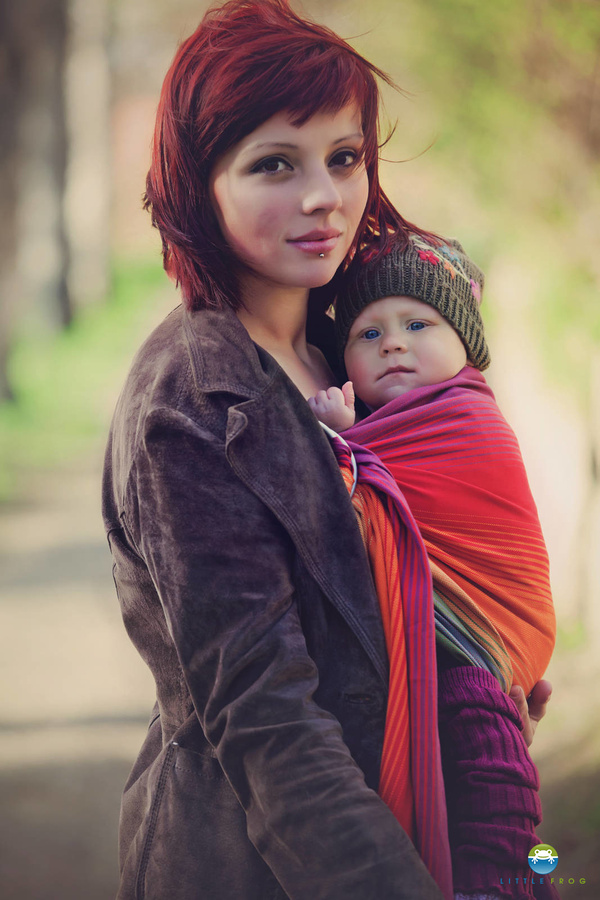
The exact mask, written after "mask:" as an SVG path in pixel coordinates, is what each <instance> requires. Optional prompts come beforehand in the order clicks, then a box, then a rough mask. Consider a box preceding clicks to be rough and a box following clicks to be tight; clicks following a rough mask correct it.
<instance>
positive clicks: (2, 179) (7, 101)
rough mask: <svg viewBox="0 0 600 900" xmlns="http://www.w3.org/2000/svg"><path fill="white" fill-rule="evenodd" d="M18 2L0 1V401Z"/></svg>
mask: <svg viewBox="0 0 600 900" xmlns="http://www.w3.org/2000/svg"><path fill="white" fill-rule="evenodd" d="M16 15H18V11H17V6H16V4H14V3H10V2H7V0H4V2H0V122H2V128H0V402H2V401H3V400H8V399H12V390H11V386H10V382H9V379H8V371H7V366H8V352H9V347H10V334H11V331H12V320H13V309H14V304H15V294H16V250H17V235H16V233H17V172H18V166H17V158H18V140H17V132H18V120H19V108H20V98H21V88H22V69H21V66H20V59H21V57H20V53H19V46H18V43H17V39H16V35H17V32H18V27H17V23H16V21H15V16H16Z"/></svg>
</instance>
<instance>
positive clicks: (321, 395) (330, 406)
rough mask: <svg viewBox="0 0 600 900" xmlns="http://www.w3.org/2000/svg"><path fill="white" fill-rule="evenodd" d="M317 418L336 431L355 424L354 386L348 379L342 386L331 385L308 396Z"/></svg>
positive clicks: (309, 403)
mask: <svg viewBox="0 0 600 900" xmlns="http://www.w3.org/2000/svg"><path fill="white" fill-rule="evenodd" d="M308 405H309V406H310V408H311V409H312V411H313V412H314V414H315V416H316V417H317V419H319V421H320V422H323V424H324V425H328V426H329V428H332V429H333V430H334V431H345V430H346V428H350V427H351V426H352V425H354V388H353V387H352V382H351V381H347V382H346V384H344V385H342V388H341V390H340V388H338V387H330V388H329V389H328V390H326V391H319V392H318V393H317V394H315V396H314V397H309V398H308Z"/></svg>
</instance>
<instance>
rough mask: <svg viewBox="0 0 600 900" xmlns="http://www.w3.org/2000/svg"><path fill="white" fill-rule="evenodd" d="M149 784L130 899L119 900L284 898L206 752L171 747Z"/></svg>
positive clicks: (233, 797) (222, 776)
mask: <svg viewBox="0 0 600 900" xmlns="http://www.w3.org/2000/svg"><path fill="white" fill-rule="evenodd" d="M152 781H153V784H152V786H150V785H149V788H150V797H149V798H148V799H149V805H148V807H147V809H148V815H147V817H146V822H145V836H144V838H143V842H142V843H141V844H138V846H139V847H140V851H139V865H138V867H137V876H136V879H135V891H134V893H133V894H132V895H130V894H128V893H123V894H119V900H129V898H130V896H131V897H132V900H165V898H166V897H168V898H169V900H229V898H231V900H234V898H235V900H284V898H286V896H287V895H286V894H285V892H284V891H283V890H282V888H281V886H280V885H279V883H278V882H277V880H276V878H275V876H274V875H273V873H272V872H271V870H270V869H269V867H268V866H267V864H266V863H265V862H264V860H263V859H262V857H261V856H260V854H259V853H258V851H257V850H256V849H255V847H254V846H253V844H252V843H251V842H250V841H249V839H248V836H247V830H246V814H245V812H244V810H243V809H242V807H241V805H240V803H239V802H238V799H237V797H236V795H235V793H234V792H233V790H232V788H231V786H230V784H229V782H228V780H227V778H226V777H225V774H224V773H223V770H222V768H221V765H220V763H219V761H218V759H217V758H216V756H215V755H214V753H213V752H212V751H211V750H210V749H208V748H207V749H206V751H203V752H201V753H198V752H195V751H193V750H189V749H186V748H184V747H182V746H180V745H179V744H178V743H176V742H172V743H170V744H169V745H168V746H167V747H166V748H165V751H164V758H163V760H162V764H161V766H160V771H159V772H158V773H157V777H156V778H155V779H152ZM129 862H130V863H131V862H132V861H131V860H130V861H129Z"/></svg>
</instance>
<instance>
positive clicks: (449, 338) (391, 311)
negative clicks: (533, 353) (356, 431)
mask: <svg viewBox="0 0 600 900" xmlns="http://www.w3.org/2000/svg"><path fill="white" fill-rule="evenodd" d="M344 362H345V364H346V371H347V372H348V378H350V380H351V381H353V382H354V390H355V391H356V393H357V395H358V396H359V397H360V399H361V400H364V402H365V403H366V404H367V405H368V406H370V407H371V409H379V408H380V407H381V406H384V405H385V404H386V403H389V401H390V400H393V399H394V398H395V397H399V396H400V395H401V394H405V393H406V392H407V391H410V390H412V389H413V388H417V387H423V386H424V385H428V384H438V383H439V382H440V381H447V380H448V379H449V378H453V377H454V376H455V375H457V374H458V373H459V372H460V370H461V369H462V368H463V367H464V366H465V365H466V363H467V352H466V350H465V347H464V344H463V342H462V341H461V339H460V337H459V336H458V334H457V332H456V331H455V330H454V328H453V327H452V325H451V324H450V323H449V322H448V321H447V319H444V317H443V316H441V315H440V314H439V312H438V311H437V310H436V309H434V308H433V307H432V306H429V305H428V304H427V303H422V302H421V300H415V298H414V297H385V298H383V299H382V300H376V301H375V302H374V303H370V304H369V305H368V306H366V307H365V308H364V309H363V311H362V312H361V314H360V315H359V316H358V317H357V318H356V319H355V320H354V323H353V325H352V328H351V329H350V334H349V336H348V343H347V344H346V350H345V353H344Z"/></svg>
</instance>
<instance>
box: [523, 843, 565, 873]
mask: <svg viewBox="0 0 600 900" xmlns="http://www.w3.org/2000/svg"><path fill="white" fill-rule="evenodd" d="M527 861H528V863H529V868H530V869H532V870H533V871H534V872H539V874H540V875H547V874H548V872H554V870H555V868H556V866H557V864H558V853H557V852H556V850H555V849H554V847H551V846H550V844H536V845H535V847H532V848H531V850H530V851H529V856H528V858H527Z"/></svg>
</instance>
